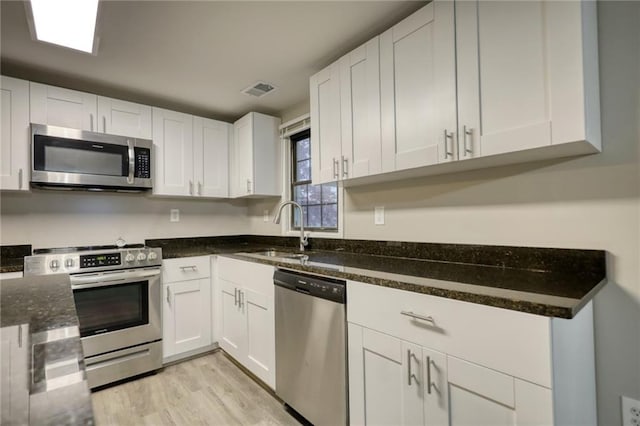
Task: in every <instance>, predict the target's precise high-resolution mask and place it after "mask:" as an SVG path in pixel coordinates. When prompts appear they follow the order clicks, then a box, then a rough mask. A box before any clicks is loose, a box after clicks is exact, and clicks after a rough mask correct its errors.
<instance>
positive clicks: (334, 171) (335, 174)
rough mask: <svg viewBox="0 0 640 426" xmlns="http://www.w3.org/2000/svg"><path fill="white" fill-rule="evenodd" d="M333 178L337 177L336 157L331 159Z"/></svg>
mask: <svg viewBox="0 0 640 426" xmlns="http://www.w3.org/2000/svg"><path fill="white" fill-rule="evenodd" d="M333 178H334V179H338V159H337V158H334V159H333Z"/></svg>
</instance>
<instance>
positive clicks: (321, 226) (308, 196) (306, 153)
mask: <svg viewBox="0 0 640 426" xmlns="http://www.w3.org/2000/svg"><path fill="white" fill-rule="evenodd" d="M291 159H292V161H291V194H292V199H293V201H295V202H297V203H298V204H300V205H301V206H302V210H303V211H304V219H305V223H304V228H305V229H309V230H314V231H329V232H337V231H338V184H337V183H336V182H332V183H325V184H323V185H311V132H310V131H309V130H305V131H303V132H300V133H297V134H295V135H293V136H291ZM294 210H295V213H294V215H293V218H292V221H291V227H292V228H293V229H300V213H299V211H298V209H294Z"/></svg>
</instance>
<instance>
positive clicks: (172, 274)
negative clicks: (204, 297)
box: [162, 256, 211, 283]
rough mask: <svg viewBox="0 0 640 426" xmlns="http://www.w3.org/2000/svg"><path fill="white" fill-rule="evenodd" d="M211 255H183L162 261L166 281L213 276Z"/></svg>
mask: <svg viewBox="0 0 640 426" xmlns="http://www.w3.org/2000/svg"><path fill="white" fill-rule="evenodd" d="M209 265H210V260H209V256H198V257H181V258H179V259H165V260H163V261H162V279H163V281H164V282H165V283H172V282H175V281H185V280H195V279H200V278H207V277H210V276H211V269H210V266H209Z"/></svg>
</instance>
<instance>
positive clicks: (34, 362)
mask: <svg viewBox="0 0 640 426" xmlns="http://www.w3.org/2000/svg"><path fill="white" fill-rule="evenodd" d="M0 326H1V327H2V330H3V334H4V333H7V335H9V336H11V335H13V333H15V335H16V336H19V337H17V339H18V342H19V343H20V345H22V344H24V343H23V342H25V341H26V342H28V343H27V346H26V349H25V351H24V356H23V358H26V360H24V362H23V365H24V366H25V371H22V369H20V368H18V370H17V371H12V374H14V373H15V374H17V375H18V376H19V377H24V381H21V380H16V381H14V382H12V387H11V390H12V391H14V389H15V391H16V392H19V390H20V386H21V384H20V383H21V382H24V383H23V384H24V385H25V386H26V388H28V403H26V404H25V405H24V407H26V409H28V422H29V423H30V424H34V425H35V424H37V425H60V424H66V425H92V424H94V419H93V408H92V405H91V395H90V392H89V386H88V383H87V380H86V372H85V364H84V354H83V351H82V344H81V341H80V331H79V323H78V317H77V313H76V309H75V305H74V299H73V293H72V291H71V284H70V282H69V276H68V275H66V274H57V275H48V276H31V277H27V278H17V279H11V280H3V281H0ZM14 340H15V339H14ZM2 344H3V345H4V344H6V343H5V339H4V338H3V343H2ZM3 352H4V348H3ZM13 365H14V364H13V363H12V368H15V367H13ZM15 365H20V363H19V362H18V363H16V364H15ZM25 395H27V394H26V393H25ZM26 398H27V397H26V396H25V400H26ZM22 414H23V416H20V413H17V415H18V416H19V418H24V413H22ZM18 423H20V422H18Z"/></svg>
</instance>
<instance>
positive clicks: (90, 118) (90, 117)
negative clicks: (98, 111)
mask: <svg viewBox="0 0 640 426" xmlns="http://www.w3.org/2000/svg"><path fill="white" fill-rule="evenodd" d="M89 121H90V123H89V125H90V126H91V131H92V132H93V114H89Z"/></svg>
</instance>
